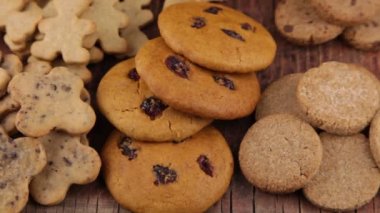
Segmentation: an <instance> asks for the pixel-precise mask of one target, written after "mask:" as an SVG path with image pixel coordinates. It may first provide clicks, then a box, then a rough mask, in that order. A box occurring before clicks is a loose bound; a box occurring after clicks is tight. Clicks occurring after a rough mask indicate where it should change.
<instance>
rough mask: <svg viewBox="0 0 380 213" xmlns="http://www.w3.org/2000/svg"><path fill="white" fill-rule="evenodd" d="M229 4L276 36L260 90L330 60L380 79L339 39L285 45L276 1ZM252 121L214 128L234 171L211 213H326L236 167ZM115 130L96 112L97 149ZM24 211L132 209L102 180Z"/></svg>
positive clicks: (103, 67) (368, 58)
mask: <svg viewBox="0 0 380 213" xmlns="http://www.w3.org/2000/svg"><path fill="white" fill-rule="evenodd" d="M227 4H228V5H230V6H232V7H234V8H238V9H240V10H242V11H243V12H244V13H246V14H248V15H250V16H251V17H254V18H256V19H257V20H259V21H260V22H262V23H263V24H264V25H265V26H266V27H267V28H268V29H269V30H270V31H271V32H272V34H273V35H274V37H275V39H276V41H277V43H278V52H277V57H276V60H275V63H274V64H273V65H272V66H271V67H270V68H269V69H267V70H265V71H264V72H261V73H260V74H259V77H260V80H261V84H262V88H265V87H266V86H267V85H268V84H269V83H270V82H272V81H274V80H276V79H278V78H279V77H280V76H282V75H284V74H287V73H293V72H304V71H306V70H307V69H308V68H310V67H314V66H317V65H319V64H320V63H321V62H323V61H329V60H337V61H343V62H352V63H360V64H363V65H364V66H366V67H367V68H369V69H370V70H372V71H373V72H375V73H376V74H377V75H378V77H379V76H380V70H379V63H380V59H378V58H379V56H380V53H365V52H360V51H356V50H354V49H352V48H350V47H348V46H346V45H345V44H344V42H343V41H342V40H341V39H337V40H335V41H332V42H329V43H327V44H324V45H322V46H317V47H310V48H303V47H297V46H294V45H292V44H290V43H288V42H287V41H285V40H284V39H283V38H282V37H281V36H280V35H279V34H278V33H277V32H276V30H275V27H274V20H273V10H274V7H275V2H274V1H272V0H238V1H232V0H230V1H228V2H227ZM161 7H162V0H160V1H158V0H153V4H152V5H151V9H152V10H153V11H154V13H155V14H156V15H157V14H158V12H159V11H160V9H161ZM131 18H133V17H131ZM144 31H145V32H147V33H148V35H149V36H150V37H151V38H154V37H156V36H158V30H157V26H156V24H155V23H152V24H150V25H148V26H147V27H146V28H145V29H144ZM3 49H4V48H3ZM253 60H254V59H253ZM116 62H117V60H116V59H114V58H112V57H107V58H106V61H105V62H103V63H101V64H99V65H92V66H91V69H92V70H93V72H94V75H95V81H94V82H93V83H92V84H91V85H90V89H91V90H92V91H95V89H96V85H97V82H98V81H99V79H100V77H101V76H102V75H103V74H104V73H105V72H106V71H107V69H108V68H109V67H110V66H112V65H113V64H115V63H116ZM92 95H94V94H92ZM93 97H94V96H93ZM94 106H95V103H94ZM95 107H96V106H95ZM253 122H254V116H253V115H252V116H249V117H246V118H243V119H240V120H235V121H217V122H215V126H216V127H218V129H220V130H221V131H222V132H223V134H224V136H225V137H226V138H227V140H228V142H229V144H230V145H231V148H232V150H233V152H234V157H235V161H236V163H235V165H236V169H235V175H234V178H233V180H232V182H231V186H230V188H229V190H228V191H227V193H226V194H225V195H224V197H223V198H222V199H221V201H220V202H218V203H216V204H215V205H214V206H213V207H212V208H211V209H209V211H208V212H210V213H220V212H223V213H226V212H234V213H241V212H257V213H259V212H260V213H261V212H265V213H266V212H289V213H293V212H302V213H303V212H310V213H314V212H324V211H321V210H320V209H319V208H316V207H314V206H312V205H311V204H310V203H309V202H308V201H306V200H305V198H304V197H303V196H302V193H301V192H296V193H293V194H289V195H270V194H267V193H264V192H261V191H259V190H256V189H255V188H254V187H252V186H251V185H250V184H249V183H248V182H247V181H246V180H245V179H244V177H243V176H242V174H241V172H240V169H239V166H238V163H237V152H238V148H239V144H240V141H241V139H242V137H243V135H244V133H245V132H246V131H247V129H248V128H249V127H250V126H251V125H252V124H253ZM111 129H112V127H111V126H110V125H109V124H108V123H107V121H106V120H105V119H104V118H103V117H102V116H101V115H100V114H98V122H97V125H96V127H95V129H94V130H93V131H92V133H91V135H90V137H91V142H92V145H93V146H94V147H96V148H97V149H98V150H99V149H100V148H101V146H102V143H103V141H104V140H105V138H106V136H107V135H108V133H109V132H110V130H111ZM126 193H128V192H126ZM24 212H27V213H35V212H38V213H40V212H41V213H42V212H65V213H74V212H75V213H79V212H104V213H108V212H128V211H127V210H125V209H123V208H121V207H120V206H119V205H118V204H117V203H116V202H115V201H114V200H113V199H112V197H111V196H110V194H109V193H108V191H107V189H106V188H105V185H104V182H103V180H102V178H101V177H100V178H99V179H98V180H97V181H96V182H95V183H92V184H90V185H87V186H74V187H72V188H71V190H70V192H69V194H68V196H67V198H66V200H65V201H64V202H63V203H61V204H60V205H57V206H53V207H43V206H40V205H37V204H36V203H34V202H33V201H30V202H29V204H28V205H27V207H26V208H25V210H24ZM357 212H380V196H377V197H376V198H375V199H374V200H373V201H372V202H371V203H369V204H368V205H366V206H364V207H363V208H361V209H359V210H358V211H357Z"/></svg>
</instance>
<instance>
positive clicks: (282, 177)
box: [239, 62, 380, 211]
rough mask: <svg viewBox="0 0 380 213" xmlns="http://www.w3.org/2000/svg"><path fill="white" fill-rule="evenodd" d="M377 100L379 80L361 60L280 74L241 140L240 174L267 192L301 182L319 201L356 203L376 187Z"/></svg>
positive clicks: (336, 205)
mask: <svg viewBox="0 0 380 213" xmlns="http://www.w3.org/2000/svg"><path fill="white" fill-rule="evenodd" d="M379 108H380V82H379V81H378V79H377V78H376V77H375V76H374V75H373V74H372V73H371V72H370V71H368V70H367V69H365V68H364V67H362V66H360V65H354V64H345V63H340V62H326V63H323V64H322V65H321V66H319V67H317V68H312V69H310V70H308V71H307V72H306V73H297V74H290V75H287V76H284V77H282V78H281V79H279V80H278V81H276V82H274V83H273V84H271V85H270V86H269V87H268V88H267V89H266V90H265V91H264V93H263V95H262V98H261V100H260V102H259V104H258V106H257V110H256V118H257V120H258V121H257V123H255V124H254V125H253V126H252V127H251V128H250V130H249V131H248V133H247V134H246V136H245V137H244V139H243V142H242V144H241V146H240V152H239V161H240V166H241V169H242V171H243V174H244V175H245V177H246V178H247V179H248V180H249V181H250V182H251V183H252V184H253V185H255V186H256V187H258V188H260V189H261V190H264V191H267V192H271V193H289V192H294V191H296V190H299V189H303V193H304V195H305V196H306V198H307V199H308V200H310V201H311V202H312V203H313V204H315V205H317V206H318V207H321V208H324V209H328V210H333V211H348V210H354V209H357V208H359V207H361V206H362V205H364V204H366V203H368V202H369V201H370V200H371V199H372V198H373V197H375V196H376V194H377V192H378V190H379V187H380V170H379V167H380V151H379V150H380V140H379V138H380V114H379V113H377V111H378V110H379ZM376 113H377V114H376ZM369 125H370V133H369V135H368V134H366V131H365V129H366V127H368V126H369ZM368 138H369V139H368Z"/></svg>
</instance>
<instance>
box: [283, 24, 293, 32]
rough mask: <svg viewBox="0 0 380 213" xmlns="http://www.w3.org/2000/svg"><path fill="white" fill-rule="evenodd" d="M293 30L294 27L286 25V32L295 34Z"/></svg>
mask: <svg viewBox="0 0 380 213" xmlns="http://www.w3.org/2000/svg"><path fill="white" fill-rule="evenodd" d="M293 29H294V27H293V25H285V26H284V31H285V32H286V33H291V32H293Z"/></svg>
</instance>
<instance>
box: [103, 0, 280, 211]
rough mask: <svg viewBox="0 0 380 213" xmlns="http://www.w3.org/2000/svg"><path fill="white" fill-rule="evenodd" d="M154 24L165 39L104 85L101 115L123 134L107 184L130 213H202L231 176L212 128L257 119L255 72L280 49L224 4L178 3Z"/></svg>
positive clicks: (225, 151) (113, 149)
mask: <svg viewBox="0 0 380 213" xmlns="http://www.w3.org/2000/svg"><path fill="white" fill-rule="evenodd" d="M158 25H159V29H160V32H161V34H162V37H159V38H156V39H153V40H150V41H148V42H147V43H146V44H145V45H144V46H143V47H142V48H141V49H140V51H139V52H138V54H137V56H136V58H132V59H129V60H126V61H123V62H121V63H119V64H117V65H116V66H115V67H113V68H112V69H111V70H109V71H108V72H107V73H106V75H105V76H104V77H103V79H102V80H101V82H100V84H99V87H98V91H97V102H98V105H99V109H100V111H101V112H102V113H103V114H104V115H105V117H106V118H107V119H108V120H109V121H110V122H111V123H112V124H113V125H114V126H115V127H116V129H117V130H115V131H114V132H113V133H112V134H111V135H110V136H109V138H108V140H107V142H106V144H105V146H104V147H103V151H102V154H101V156H102V160H103V163H104V177H105V182H106V184H107V187H108V189H109V190H110V192H111V194H112V195H113V197H114V198H115V199H116V200H117V201H118V202H119V203H120V204H121V205H122V206H123V207H125V208H127V209H130V210H132V211H133V212H204V211H206V210H207V209H208V208H209V207H210V206H211V205H212V204H213V203H215V202H216V201H218V200H219V199H220V198H221V196H222V195H223V194H224V193H225V191H226V190H227V189H228V186H229V183H230V180H231V177H232V174H233V168H234V162H233V157H232V154H231V150H230V148H229V146H228V144H227V142H226V140H225V139H224V137H223V136H222V135H221V133H220V132H219V131H217V130H216V129H215V128H214V127H211V126H209V124H210V123H211V122H212V121H213V120H214V119H224V120H231V119H236V118H241V117H244V116H247V115H249V114H251V113H252V112H253V111H254V109H255V106H256V104H257V102H258V99H259V96H260V87H259V82H258V80H257V77H256V74H255V72H257V71H260V70H262V69H265V68H266V67H267V66H269V65H270V64H271V63H272V61H273V59H274V56H275V52H276V44H275V42H274V40H273V38H272V36H271V35H270V34H269V33H268V31H267V30H266V29H265V28H264V27H263V26H262V25H261V24H259V23H258V22H256V21H254V20H252V19H251V18H249V17H247V16H245V15H243V14H242V13H240V12H238V11H235V10H233V9H230V8H228V7H225V6H222V5H218V4H211V3H183V4H176V5H172V6H170V7H168V8H167V9H165V10H164V11H163V12H162V13H161V15H160V16H159V20H158ZM126 192H127V193H126ZM138 197H144V199H136V198H138Z"/></svg>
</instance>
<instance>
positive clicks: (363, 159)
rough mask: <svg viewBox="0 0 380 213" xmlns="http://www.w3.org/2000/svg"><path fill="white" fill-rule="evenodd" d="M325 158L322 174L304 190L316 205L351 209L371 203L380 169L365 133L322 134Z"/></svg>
mask: <svg viewBox="0 0 380 213" xmlns="http://www.w3.org/2000/svg"><path fill="white" fill-rule="evenodd" d="M320 137H321V140H322V145H323V160H322V165H321V168H320V170H319V172H318V174H317V175H316V176H315V177H314V178H313V179H312V180H311V182H310V183H308V184H307V185H306V187H305V188H304V189H303V192H304V194H305V196H306V198H307V199H308V200H309V201H310V202H312V203H313V204H315V205H317V206H319V207H321V208H325V209H328V210H333V211H349V210H354V209H357V208H359V207H360V206H363V205H364V204H366V203H368V202H369V201H370V200H371V199H372V198H373V197H375V196H376V194H377V191H378V189H379V186H380V171H379V169H378V168H377V167H376V164H375V161H374V160H373V158H372V155H371V152H370V148H369V143H368V139H367V138H366V137H365V136H364V135H361V134H358V135H352V136H336V135H331V134H327V133H322V134H321V135H320Z"/></svg>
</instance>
